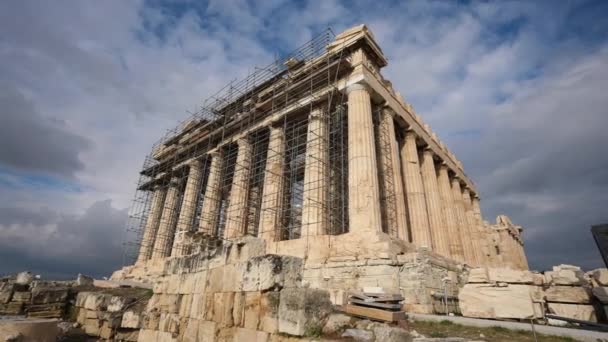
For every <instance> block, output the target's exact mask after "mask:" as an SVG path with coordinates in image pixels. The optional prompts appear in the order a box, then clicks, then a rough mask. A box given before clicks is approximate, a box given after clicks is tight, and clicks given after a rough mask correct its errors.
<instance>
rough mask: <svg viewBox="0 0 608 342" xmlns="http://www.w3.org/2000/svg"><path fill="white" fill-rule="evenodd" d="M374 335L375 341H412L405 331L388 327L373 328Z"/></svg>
mask: <svg viewBox="0 0 608 342" xmlns="http://www.w3.org/2000/svg"><path fill="white" fill-rule="evenodd" d="M374 335H375V336H376V341H383V342H411V341H412V340H413V338H412V335H410V334H409V333H408V332H407V330H405V329H402V328H396V327H389V326H382V327H376V328H374Z"/></svg>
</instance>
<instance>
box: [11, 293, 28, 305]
mask: <svg viewBox="0 0 608 342" xmlns="http://www.w3.org/2000/svg"><path fill="white" fill-rule="evenodd" d="M31 298H32V293H31V292H29V291H15V293H13V299H12V301H13V302H22V303H27V302H29V301H30V299H31Z"/></svg>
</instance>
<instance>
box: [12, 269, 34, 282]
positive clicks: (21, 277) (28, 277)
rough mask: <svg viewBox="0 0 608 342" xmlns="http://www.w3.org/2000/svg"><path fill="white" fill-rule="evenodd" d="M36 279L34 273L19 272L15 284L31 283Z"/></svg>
mask: <svg viewBox="0 0 608 342" xmlns="http://www.w3.org/2000/svg"><path fill="white" fill-rule="evenodd" d="M33 280H34V274H33V273H32V272H29V271H25V272H19V273H18V274H17V278H16V279H15V284H19V285H29V284H31V283H32V281H33Z"/></svg>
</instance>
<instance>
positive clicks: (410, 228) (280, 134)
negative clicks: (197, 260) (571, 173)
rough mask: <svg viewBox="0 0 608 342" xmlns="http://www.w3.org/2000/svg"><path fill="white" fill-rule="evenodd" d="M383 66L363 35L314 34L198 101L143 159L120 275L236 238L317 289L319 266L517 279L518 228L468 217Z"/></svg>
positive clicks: (458, 172) (429, 135)
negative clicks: (425, 268)
mask: <svg viewBox="0 0 608 342" xmlns="http://www.w3.org/2000/svg"><path fill="white" fill-rule="evenodd" d="M387 63H388V61H387V58H386V57H385V56H384V54H383V52H382V50H381V48H380V47H379V46H378V44H377V43H376V41H375V40H374V36H373V34H372V33H371V32H370V31H369V30H368V28H367V27H365V26H364V25H361V26H357V27H354V28H351V29H349V30H346V31H344V32H343V33H341V34H339V35H337V36H334V35H333V33H332V32H331V31H330V30H328V31H326V32H325V33H323V34H321V35H320V36H318V37H316V38H314V39H313V40H311V41H310V42H308V43H306V44H304V45H303V46H302V47H300V48H299V49H297V50H296V51H294V52H293V53H291V54H289V55H288V56H286V57H285V58H284V59H282V60H280V61H276V62H274V63H272V64H270V65H268V66H267V67H264V68H256V69H255V72H253V73H252V74H250V75H249V76H248V77H246V78H245V79H244V80H242V81H238V82H232V83H230V84H228V85H227V86H226V87H225V88H224V89H222V90H221V91H220V92H218V93H217V94H216V95H214V96H211V97H210V98H209V100H207V101H206V102H205V103H204V105H203V106H201V107H200V108H199V109H198V111H197V112H196V113H195V114H194V115H193V116H192V117H191V118H190V119H189V120H187V121H185V122H184V123H182V124H181V125H179V127H177V128H176V129H175V130H173V131H171V132H169V133H168V134H167V136H165V137H164V138H162V139H161V140H160V142H158V143H157V144H156V145H155V146H154V148H153V150H152V153H151V154H150V155H149V156H148V157H147V158H146V161H145V163H144V167H143V170H142V171H141V179H140V182H139V184H138V188H137V193H136V196H135V201H134V204H133V206H132V208H131V211H130V222H129V227H128V228H129V230H130V231H131V232H132V234H134V235H136V239H135V241H134V242H133V243H132V245H131V247H132V248H131V249H130V250H132V252H133V253H132V254H131V257H132V258H133V259H132V260H133V261H134V264H133V266H130V267H129V268H127V271H128V272H131V273H132V274H134V272H140V274H141V277H144V276H143V274H151V273H153V269H154V267H156V266H154V265H159V264H163V263H166V262H168V260H169V261H170V260H186V259H187V258H192V257H193V256H197V255H202V254H205V253H209V250H211V249H217V248H221V246H222V245H224V244H226V243H231V242H235V241H241V240H242V239H244V238H255V239H259V240H260V241H262V242H263V243H264V246H265V247H264V248H265V252H266V253H273V254H277V255H286V256H294V257H298V258H302V260H304V264H305V267H304V269H305V271H304V275H303V278H304V279H305V280H307V281H309V283H310V285H311V286H312V287H323V288H328V289H335V288H336V287H338V286H337V285H336V286H332V285H331V284H328V282H327V281H326V280H327V277H328V276H327V275H319V274H315V273H314V272H313V270H315V269H324V268H325V269H327V267H328V266H327V265H328V263H331V262H345V261H353V262H355V263H356V262H359V261H361V260H366V261H365V262H366V264H365V265H368V266H369V265H372V264H373V263H372V262H371V261H370V260H382V259H391V258H393V259H395V260H397V259H399V260H401V264H402V265H403V264H407V263H408V261H407V260H419V256H420V255H425V256H426V258H430V259H432V260H440V261H441V262H434V263H433V265H435V266H436V265H442V266H441V267H440V268H442V269H443V270H446V272H447V271H450V270H455V269H457V267H456V266H455V265H463V264H466V265H469V266H473V267H475V266H488V267H508V268H512V269H528V264H527V261H526V256H525V253H524V249H523V241H522V238H521V232H522V229H521V227H520V226H517V225H514V224H513V223H512V222H511V220H510V219H509V218H508V217H506V216H503V215H501V216H498V218H497V219H496V224H491V223H488V222H487V221H485V220H484V219H483V218H482V213H481V209H480V196H479V193H478V190H477V188H476V187H475V184H474V183H473V181H472V180H471V179H469V177H468V176H467V175H466V174H465V172H464V170H463V165H462V163H461V162H460V161H459V160H458V159H457V158H456V156H455V155H454V154H453V153H452V152H451V151H450V150H449V149H448V148H447V146H446V145H445V144H444V143H443V142H442V141H440V140H439V138H438V136H437V135H436V134H435V133H434V132H433V131H432V130H431V128H430V127H429V125H427V124H425V123H424V122H423V120H422V117H421V116H420V115H419V114H417V113H416V112H415V111H414V109H413V107H412V106H411V105H410V104H409V103H407V102H406V100H405V99H404V98H403V97H402V96H401V95H400V94H399V92H397V91H396V90H395V89H393V87H392V84H391V82H390V81H389V80H387V79H385V78H384V77H383V75H382V73H381V69H382V68H383V67H385V66H386V65H387ZM406 256H409V258H410V259H407V257H406ZM416 258H418V259H416ZM404 260H405V261H404ZM319 265H321V266H319ZM433 267H434V266H433ZM136 270H137V271H136ZM384 275H385V274H384V273H382V274H379V275H378V276H377V277H375V276H374V275H373V272H371V271H370V272H369V274H364V275H362V274H359V275H358V276H356V277H355V276H352V278H353V280H352V281H358V282H359V283H357V284H358V285H360V284H361V282H363V281H367V282H368V283H374V284H379V283H381V282H384V280H383V279H384V278H382V277H383V276H384ZM344 277H348V276H344ZM355 278H356V279H358V280H354V279H355ZM393 278H394V277H393ZM362 279H366V280H362ZM324 280H325V282H324ZM393 280H394V279H393ZM329 283H331V281H330V282H329ZM381 285H382V286H388V287H390V286H389V285H387V283H382V284H381ZM353 286H354V285H353ZM437 286H439V285H437ZM393 287H396V288H399V287H400V288H404V285H403V284H401V285H394V286H393ZM342 290H344V289H342ZM423 302H424V301H423V300H419V301H417V302H412V305H414V304H423ZM421 311H424V310H421Z"/></svg>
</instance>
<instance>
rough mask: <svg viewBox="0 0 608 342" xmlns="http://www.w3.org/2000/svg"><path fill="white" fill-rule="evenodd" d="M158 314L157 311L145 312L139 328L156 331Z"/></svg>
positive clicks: (158, 319)
mask: <svg viewBox="0 0 608 342" xmlns="http://www.w3.org/2000/svg"><path fill="white" fill-rule="evenodd" d="M159 321H160V312H159V311H157V310H154V311H148V312H145V313H144V314H143V316H142V321H141V326H142V328H144V329H149V330H158V324H159Z"/></svg>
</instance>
